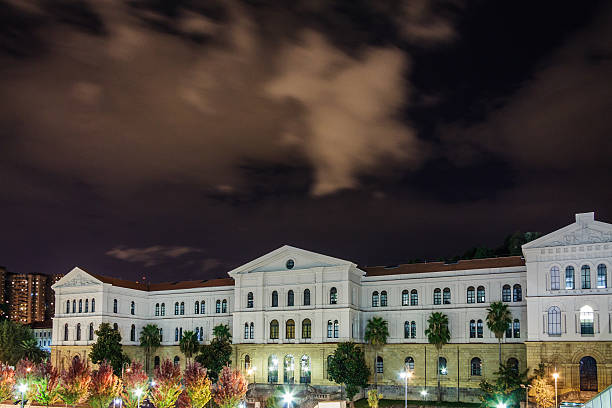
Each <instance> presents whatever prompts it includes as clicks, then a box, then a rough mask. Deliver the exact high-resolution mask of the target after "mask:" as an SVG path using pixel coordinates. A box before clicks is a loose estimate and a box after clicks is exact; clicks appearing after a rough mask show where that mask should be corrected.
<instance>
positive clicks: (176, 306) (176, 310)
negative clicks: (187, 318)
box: [174, 302, 179, 315]
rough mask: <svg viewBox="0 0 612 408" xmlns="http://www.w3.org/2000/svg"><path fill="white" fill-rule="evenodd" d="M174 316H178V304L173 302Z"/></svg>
mask: <svg viewBox="0 0 612 408" xmlns="http://www.w3.org/2000/svg"><path fill="white" fill-rule="evenodd" d="M174 314H175V315H178V314H179V303H178V302H174Z"/></svg>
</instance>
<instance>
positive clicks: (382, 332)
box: [364, 316, 389, 385]
mask: <svg viewBox="0 0 612 408" xmlns="http://www.w3.org/2000/svg"><path fill="white" fill-rule="evenodd" d="M388 337H389V325H388V324H387V321H386V320H385V319H383V318H382V317H377V316H375V317H373V318H371V319H368V323H367V324H366V329H365V335H364V340H365V341H367V342H368V343H370V345H371V346H372V348H374V384H375V385H377V384H378V373H377V371H376V361H378V349H379V348H380V347H381V346H383V345H385V344H387V338H388Z"/></svg>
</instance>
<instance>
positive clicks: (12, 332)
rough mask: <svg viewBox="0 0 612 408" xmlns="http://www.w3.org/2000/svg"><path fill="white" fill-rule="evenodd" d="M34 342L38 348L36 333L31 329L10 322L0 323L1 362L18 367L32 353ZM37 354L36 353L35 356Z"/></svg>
mask: <svg viewBox="0 0 612 408" xmlns="http://www.w3.org/2000/svg"><path fill="white" fill-rule="evenodd" d="M32 341H34V342H35V343H36V347H37V348H38V343H37V342H36V338H35V337H34V333H32V330H30V328H29V327H27V326H24V325H23V324H21V323H15V322H13V321H10V320H3V321H0V362H3V363H7V364H9V365H13V366H14V365H16V364H17V362H18V361H19V360H21V359H23V358H25V357H26V356H27V354H31V353H32V349H31V345H32V344H33V343H32ZM36 353H37V352H36V351H34V354H36ZM32 360H33V361H34V360H35V359H32Z"/></svg>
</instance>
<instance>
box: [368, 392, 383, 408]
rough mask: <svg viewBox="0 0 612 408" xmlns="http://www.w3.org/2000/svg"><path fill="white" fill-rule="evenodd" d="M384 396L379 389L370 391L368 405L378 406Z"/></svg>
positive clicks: (372, 407) (374, 407) (371, 407)
mask: <svg viewBox="0 0 612 408" xmlns="http://www.w3.org/2000/svg"><path fill="white" fill-rule="evenodd" d="M382 397H383V395H382V394H379V393H378V390H370V391H368V405H369V406H370V408H378V401H380V400H381V398H382Z"/></svg>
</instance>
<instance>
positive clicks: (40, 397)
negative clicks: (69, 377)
mask: <svg viewBox="0 0 612 408" xmlns="http://www.w3.org/2000/svg"><path fill="white" fill-rule="evenodd" d="M59 381H60V374H59V371H58V370H57V368H55V367H53V365H52V364H51V361H46V362H43V363H40V364H38V365H37V366H36V368H35V369H34V381H33V383H34V387H33V388H34V389H35V390H36V391H35V393H34V396H33V398H34V400H35V401H36V402H37V403H39V404H40V405H44V406H47V407H48V406H49V405H52V404H55V403H56V402H58V401H59V398H60V397H59V394H58V391H59Z"/></svg>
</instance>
